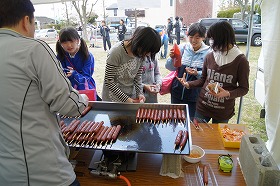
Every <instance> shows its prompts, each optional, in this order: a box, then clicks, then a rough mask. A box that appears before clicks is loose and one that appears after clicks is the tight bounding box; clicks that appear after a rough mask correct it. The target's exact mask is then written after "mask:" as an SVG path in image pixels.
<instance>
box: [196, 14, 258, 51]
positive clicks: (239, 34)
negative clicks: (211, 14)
mask: <svg viewBox="0 0 280 186" xmlns="http://www.w3.org/2000/svg"><path fill="white" fill-rule="evenodd" d="M218 21H228V22H229V23H230V24H231V26H232V28H233V30H234V33H235V39H236V41H237V42H247V37H248V30H249V29H248V28H249V26H248V24H247V23H246V22H245V21H242V20H241V19H235V18H203V19H200V20H199V21H198V22H199V23H201V24H202V25H204V26H205V27H206V29H207V30H208V29H209V27H210V26H211V25H212V24H213V23H216V22H218ZM251 45H252V46H261V45H262V38H261V27H254V26H253V28H252V37H251Z"/></svg>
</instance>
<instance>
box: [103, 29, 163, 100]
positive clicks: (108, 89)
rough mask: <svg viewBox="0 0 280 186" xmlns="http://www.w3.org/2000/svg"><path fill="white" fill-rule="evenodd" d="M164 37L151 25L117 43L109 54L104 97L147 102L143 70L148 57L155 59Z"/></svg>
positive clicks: (105, 98)
mask: <svg viewBox="0 0 280 186" xmlns="http://www.w3.org/2000/svg"><path fill="white" fill-rule="evenodd" d="M160 47H161V40H160V36H159V34H158V32H157V31H156V30H154V29H153V28H151V27H144V28H141V27H140V28H139V27H138V28H137V29H136V30H135V32H134V33H133V36H132V37H131V38H130V39H129V40H123V41H120V42H118V43H116V44H115V45H114V46H113V47H112V49H111V50H110V51H109V53H108V57H107V60H106V68H105V77H104V83H103V90H102V100H104V101H113V102H130V103H133V102H145V97H144V95H143V91H142V71H143V65H144V62H145V59H146V57H147V56H150V57H151V60H155V55H156V54H157V53H158V52H159V50H160Z"/></svg>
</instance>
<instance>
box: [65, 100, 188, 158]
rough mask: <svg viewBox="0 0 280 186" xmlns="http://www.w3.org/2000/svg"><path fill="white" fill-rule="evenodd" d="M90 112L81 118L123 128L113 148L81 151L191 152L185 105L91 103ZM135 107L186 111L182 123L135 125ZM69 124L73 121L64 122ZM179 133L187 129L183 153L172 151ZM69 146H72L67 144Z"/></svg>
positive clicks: (105, 147)
mask: <svg viewBox="0 0 280 186" xmlns="http://www.w3.org/2000/svg"><path fill="white" fill-rule="evenodd" d="M91 104H92V109H91V110H90V111H89V112H88V113H87V114H86V115H85V116H83V117H82V118H80V121H81V123H82V122H83V121H85V120H89V121H95V122H100V121H104V126H109V127H110V126H116V125H121V126H122V129H121V131H120V134H119V136H118V138H117V140H116V141H115V142H114V143H113V144H112V145H107V146H98V147H94V146H79V145H76V146H75V147H81V148H92V149H97V150H105V149H106V150H108V151H110V150H113V151H127V152H142V153H155V154H178V155H186V154H189V153H190V146H191V130H190V120H189V115H188V105H185V104H160V103H155V104H148V103H142V104H137V103H112V102H104V101H102V102H98V101H93V102H91ZM138 108H156V109H166V108H167V109H170V108H179V109H185V113H186V122H185V123H174V121H172V122H171V123H162V122H161V123H159V124H153V123H150V122H144V123H136V112H137V110H138ZM63 120H64V121H65V123H66V125H68V124H69V123H70V122H71V121H72V120H73V119H72V118H66V119H63ZM179 130H187V131H188V132H189V139H188V142H187V143H186V146H185V147H184V149H183V150H182V151H179V149H176V150H174V141H175V138H176V136H177V134H178V132H179ZM69 146H70V147H72V145H71V144H70V145H69Z"/></svg>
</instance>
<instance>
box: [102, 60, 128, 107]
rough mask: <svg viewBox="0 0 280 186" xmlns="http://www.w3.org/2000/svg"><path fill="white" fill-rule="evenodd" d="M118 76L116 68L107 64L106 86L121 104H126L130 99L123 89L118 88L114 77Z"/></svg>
mask: <svg viewBox="0 0 280 186" xmlns="http://www.w3.org/2000/svg"><path fill="white" fill-rule="evenodd" d="M115 76H116V66H114V65H111V64H108V63H107V64H106V68H105V78H104V84H105V86H106V87H107V88H108V90H109V91H110V92H112V93H113V94H114V95H115V96H116V97H117V98H118V99H119V100H120V101H121V102H126V101H127V100H128V98H129V96H128V95H126V94H125V93H124V92H123V91H121V89H120V88H119V87H118V86H117V84H116V82H115V79H114V77H115Z"/></svg>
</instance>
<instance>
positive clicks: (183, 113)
mask: <svg viewBox="0 0 280 186" xmlns="http://www.w3.org/2000/svg"><path fill="white" fill-rule="evenodd" d="M182 120H183V122H186V113H185V111H184V109H182Z"/></svg>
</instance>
